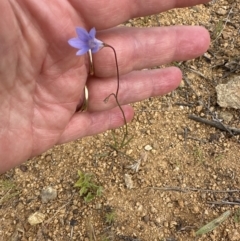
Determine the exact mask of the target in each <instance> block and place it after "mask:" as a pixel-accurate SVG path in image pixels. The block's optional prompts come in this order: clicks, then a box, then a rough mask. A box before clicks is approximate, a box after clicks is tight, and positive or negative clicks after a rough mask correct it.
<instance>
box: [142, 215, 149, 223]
mask: <svg viewBox="0 0 240 241" xmlns="http://www.w3.org/2000/svg"><path fill="white" fill-rule="evenodd" d="M142 220H143V221H144V222H145V223H148V222H149V215H145V216H144V217H143V218H142Z"/></svg>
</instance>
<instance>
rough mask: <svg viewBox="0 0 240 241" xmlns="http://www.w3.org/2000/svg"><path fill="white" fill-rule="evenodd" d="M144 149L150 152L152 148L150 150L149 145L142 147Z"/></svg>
mask: <svg viewBox="0 0 240 241" xmlns="http://www.w3.org/2000/svg"><path fill="white" fill-rule="evenodd" d="M144 149H145V150H146V151H151V150H152V149H153V148H152V147H151V146H150V145H146V146H145V147H144Z"/></svg>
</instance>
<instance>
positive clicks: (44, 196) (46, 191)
mask: <svg viewBox="0 0 240 241" xmlns="http://www.w3.org/2000/svg"><path fill="white" fill-rule="evenodd" d="M56 198H57V190H56V189H54V188H53V187H51V186H48V187H44V188H43V189H42V192H41V200H42V203H47V202H49V201H51V200H54V199H56Z"/></svg>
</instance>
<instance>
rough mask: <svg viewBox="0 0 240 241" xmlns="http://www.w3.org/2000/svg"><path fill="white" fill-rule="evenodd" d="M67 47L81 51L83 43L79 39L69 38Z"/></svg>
mask: <svg viewBox="0 0 240 241" xmlns="http://www.w3.org/2000/svg"><path fill="white" fill-rule="evenodd" d="M68 43H69V45H71V46H72V47H74V48H77V49H81V48H82V47H83V45H84V42H82V41H81V40H79V38H71V39H69V40H68Z"/></svg>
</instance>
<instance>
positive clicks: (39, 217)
mask: <svg viewBox="0 0 240 241" xmlns="http://www.w3.org/2000/svg"><path fill="white" fill-rule="evenodd" d="M44 218H45V215H44V214H43V213H40V212H35V213H33V214H31V215H30V216H29V217H28V222H29V223H30V224H31V225H36V224H39V223H42V222H43V221H44Z"/></svg>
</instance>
